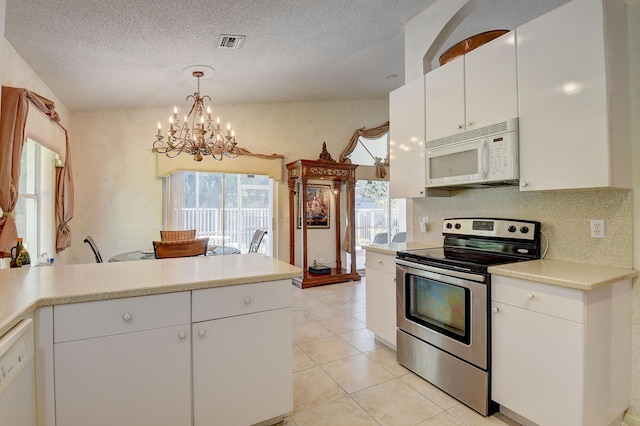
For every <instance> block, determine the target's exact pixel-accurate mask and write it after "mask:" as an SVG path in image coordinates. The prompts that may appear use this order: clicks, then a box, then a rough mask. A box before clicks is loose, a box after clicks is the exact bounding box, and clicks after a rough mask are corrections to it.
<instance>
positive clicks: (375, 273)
mask: <svg viewBox="0 0 640 426" xmlns="http://www.w3.org/2000/svg"><path fill="white" fill-rule="evenodd" d="M366 265H367V269H366V272H365V275H366V280H367V329H368V330H369V331H371V332H373V334H375V335H376V339H377V340H379V341H381V342H382V343H384V344H385V345H387V346H389V347H391V348H392V349H393V350H396V323H397V319H396V264H395V256H394V255H392V254H382V253H377V252H371V251H367V260H366Z"/></svg>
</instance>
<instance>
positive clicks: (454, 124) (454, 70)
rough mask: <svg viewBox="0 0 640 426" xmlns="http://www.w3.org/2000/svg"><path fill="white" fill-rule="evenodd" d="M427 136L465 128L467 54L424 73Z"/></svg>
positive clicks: (429, 137) (431, 137)
mask: <svg viewBox="0 0 640 426" xmlns="http://www.w3.org/2000/svg"><path fill="white" fill-rule="evenodd" d="M425 118H426V128H425V133H426V138H425V139H426V140H427V141H431V140H434V139H439V138H442V137H446V136H451V135H455V134H456V133H461V132H463V131H464V124H465V116H464V56H460V57H459V58H456V59H454V60H453V61H451V62H448V63H446V64H444V65H442V66H441V67H439V68H436V69H435V70H433V71H431V72H430V73H428V74H426V75H425Z"/></svg>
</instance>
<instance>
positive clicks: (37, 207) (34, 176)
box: [15, 139, 56, 264]
mask: <svg viewBox="0 0 640 426" xmlns="http://www.w3.org/2000/svg"><path fill="white" fill-rule="evenodd" d="M55 159H56V154H55V153H53V152H52V151H50V150H48V149H47V148H45V147H43V146H41V145H40V144H38V143H36V142H34V141H32V140H30V139H27V141H26V142H25V144H24V146H23V149H22V158H21V164H20V180H19V182H18V202H17V205H16V210H15V211H16V216H15V217H16V227H17V230H18V236H20V237H22V238H23V240H24V243H25V245H26V247H27V250H28V251H29V254H30V255H31V262H32V264H35V262H36V260H37V258H38V256H40V255H41V254H47V256H48V257H51V256H53V254H54V253H55V197H54V188H55V167H54V166H55Z"/></svg>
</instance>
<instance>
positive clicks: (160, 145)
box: [152, 70, 240, 161]
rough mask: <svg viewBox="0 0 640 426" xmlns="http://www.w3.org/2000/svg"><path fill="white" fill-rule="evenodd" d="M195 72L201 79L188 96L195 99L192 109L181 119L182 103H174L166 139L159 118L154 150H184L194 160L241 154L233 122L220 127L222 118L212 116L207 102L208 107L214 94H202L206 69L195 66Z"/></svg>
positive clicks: (175, 152) (172, 153)
mask: <svg viewBox="0 0 640 426" xmlns="http://www.w3.org/2000/svg"><path fill="white" fill-rule="evenodd" d="M191 74H192V75H193V76H194V77H196V78H197V79H198V90H197V91H196V92H195V93H194V94H193V95H189V96H187V102H193V105H192V106H191V109H190V110H189V113H188V114H187V115H185V116H184V119H183V120H182V122H181V121H180V120H179V119H178V107H177V106H174V107H173V115H170V116H169V129H168V130H167V140H166V141H165V140H164V136H162V126H161V124H160V122H159V121H158V134H157V135H156V141H154V142H153V150H152V151H153V152H159V153H160V154H165V155H166V156H167V157H170V158H175V157H177V156H178V155H180V154H182V153H183V152H184V153H186V154H189V155H193V159H194V161H202V159H203V158H204V156H206V155H210V156H212V157H213V159H214V160H217V161H222V159H223V158H224V157H225V156H226V157H229V158H234V157H237V156H238V155H240V152H239V150H238V147H237V146H236V145H237V143H236V136H235V133H234V131H233V130H232V129H231V123H229V124H227V129H226V132H225V131H224V130H222V129H220V118H219V117H218V118H217V119H216V121H215V122H214V121H213V120H212V119H211V107H210V106H207V107H206V109H205V102H211V98H210V97H209V96H207V95H204V96H200V77H202V76H204V71H200V70H195V71H193V72H192V73H191Z"/></svg>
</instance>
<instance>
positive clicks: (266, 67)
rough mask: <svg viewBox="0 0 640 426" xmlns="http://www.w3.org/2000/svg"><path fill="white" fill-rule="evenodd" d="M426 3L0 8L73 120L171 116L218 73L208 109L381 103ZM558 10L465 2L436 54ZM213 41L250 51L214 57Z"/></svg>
mask: <svg viewBox="0 0 640 426" xmlns="http://www.w3.org/2000/svg"><path fill="white" fill-rule="evenodd" d="M434 1H435V0H207V1H202V0H198V1H196V0H181V1H177V0H107V1H105V0H7V10H6V29H5V37H6V39H7V40H8V41H9V43H10V44H11V45H12V46H13V47H14V48H15V49H16V51H17V52H18V53H19V54H20V55H21V56H22V57H23V58H24V59H25V60H26V61H27V63H29V65H30V66H31V67H32V68H33V70H34V71H35V72H36V73H37V74H38V75H39V76H40V77H41V78H42V80H43V81H44V82H45V83H46V84H47V85H48V86H49V88H51V90H52V91H53V92H54V93H55V94H56V95H57V96H58V97H59V98H60V100H61V101H62V102H63V103H64V105H65V106H66V107H67V108H68V109H70V110H71V111H84V110H93V109H120V108H140V107H156V106H167V105H172V104H174V103H176V102H177V101H179V100H182V99H183V98H184V97H185V96H186V95H187V94H189V93H193V92H194V91H195V80H194V79H193V77H189V76H186V75H184V74H183V73H182V69H183V68H185V67H187V66H190V65H196V64H204V65H208V66H211V67H213V68H215V70H216V72H215V73H214V75H213V76H212V77H211V78H207V79H204V80H202V83H201V88H202V90H201V91H202V93H203V94H209V95H210V96H211V97H212V98H213V101H214V102H217V103H254V102H283V101H317V100H334V99H367V98H379V97H384V96H386V95H387V94H388V93H389V92H390V91H391V90H393V89H395V88H397V87H399V86H401V85H402V84H404V24H405V23H406V22H407V21H409V20H410V19H411V18H413V17H414V16H416V15H417V14H419V13H420V12H422V11H423V10H425V9H426V8H427V7H428V6H430V5H431V4H432V3H434ZM440 1H446V0H440ZM566 1H567V0H472V2H473V3H472V7H471V9H470V10H471V11H470V13H469V15H468V16H467V17H466V18H465V19H464V20H463V21H462V23H461V24H460V26H459V27H458V28H457V29H455V30H454V31H453V33H452V34H451V35H450V37H449V38H448V40H447V42H445V43H444V44H443V47H442V50H444V49H446V48H448V47H450V46H451V45H453V44H455V43H456V42H458V41H461V40H463V39H465V38H467V37H470V36H471V35H474V34H477V33H479V32H483V31H487V30H491V29H498V28H500V29H502V28H504V29H513V28H515V27H516V26H518V25H520V24H522V23H524V22H527V21H530V20H531V19H533V18H535V17H537V16H539V15H541V14H543V13H546V12H547V11H549V10H551V9H553V8H555V7H557V6H558V5H561V4H563V3H566ZM220 34H241V35H246V36H247V39H246V41H245V43H244V44H243V46H242V48H241V49H239V50H229V49H216V43H217V40H218V37H219V35H220ZM438 56H439V54H438ZM394 75H395V76H396V77H395V78H394V77H391V76H394Z"/></svg>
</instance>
